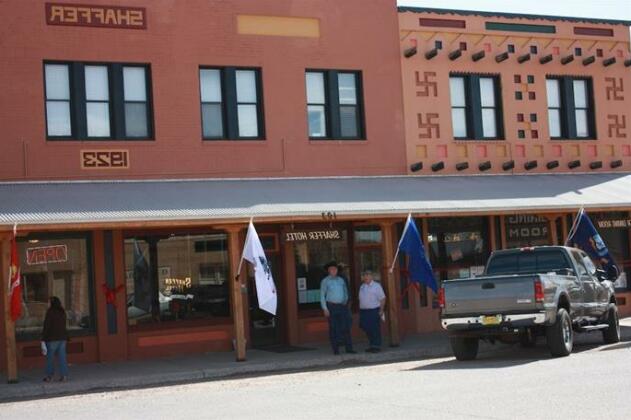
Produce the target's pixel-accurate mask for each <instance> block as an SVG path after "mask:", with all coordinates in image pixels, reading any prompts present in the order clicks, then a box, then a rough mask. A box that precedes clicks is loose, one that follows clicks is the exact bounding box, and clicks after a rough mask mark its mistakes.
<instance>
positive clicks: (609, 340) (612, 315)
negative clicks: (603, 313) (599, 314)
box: [603, 303, 620, 344]
mask: <svg viewBox="0 0 631 420" xmlns="http://www.w3.org/2000/svg"><path fill="white" fill-rule="evenodd" d="M607 324H608V325H609V327H608V328H607V329H605V330H603V341H604V342H605V344H613V343H618V342H620V323H619V321H618V307H617V306H616V305H615V304H614V303H610V304H609V307H608V308H607Z"/></svg>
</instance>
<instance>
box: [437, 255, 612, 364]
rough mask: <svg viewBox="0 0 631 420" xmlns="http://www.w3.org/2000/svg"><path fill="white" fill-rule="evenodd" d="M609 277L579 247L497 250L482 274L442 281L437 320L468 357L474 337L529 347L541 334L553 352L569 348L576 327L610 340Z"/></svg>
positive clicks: (475, 350) (472, 351)
mask: <svg viewBox="0 0 631 420" xmlns="http://www.w3.org/2000/svg"><path fill="white" fill-rule="evenodd" d="M612 280H615V279H612V278H609V277H608V275H607V273H605V272H604V271H602V270H598V269H596V267H595V265H594V264H593V262H592V261H591V259H590V258H589V256H588V255H587V254H586V253H585V252H583V251H581V250H580V249H576V248H569V247H563V246H539V247H531V248H519V249H508V250H502V251H496V252H493V253H492V254H491V257H490V258H489V260H488V262H487V265H486V267H485V270H484V274H483V275H482V276H480V277H472V278H468V279H458V280H447V281H445V282H443V284H442V287H441V288H440V290H439V293H438V302H439V305H440V307H441V325H442V327H443V328H444V329H445V330H447V333H448V334H449V338H450V343H451V348H452V350H453V353H454V356H456V359H458V360H472V359H475V358H476V356H477V354H478V345H479V340H480V339H484V340H487V341H490V342H491V343H494V342H495V341H496V340H498V341H503V342H517V341H519V342H520V343H521V344H522V346H524V347H532V346H534V345H535V343H536V339H537V337H538V336H545V337H546V340H547V344H548V347H549V349H550V353H551V354H552V355H553V356H555V357H560V356H567V355H569V354H570V353H571V352H572V346H573V340H574V333H575V332H590V331H601V332H602V335H603V339H604V342H605V343H617V342H618V341H620V326H619V323H618V308H617V306H616V299H615V295H614V286H613V283H612Z"/></svg>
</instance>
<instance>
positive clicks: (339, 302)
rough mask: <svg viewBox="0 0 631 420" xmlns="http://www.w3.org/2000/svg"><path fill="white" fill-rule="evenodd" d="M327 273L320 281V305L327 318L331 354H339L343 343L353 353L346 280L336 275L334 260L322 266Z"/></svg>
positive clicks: (348, 351)
mask: <svg viewBox="0 0 631 420" xmlns="http://www.w3.org/2000/svg"><path fill="white" fill-rule="evenodd" d="M324 269H325V270H326V271H327V272H328V273H329V275H328V276H326V277H325V278H323V279H322V282H321V283H320V305H321V306H322V311H324V316H325V317H327V318H328V320H329V340H330V341H331V348H332V349H333V354H340V350H339V346H340V344H344V347H345V348H346V353H351V354H353V353H355V351H353V343H352V342H351V331H350V330H351V323H352V317H351V311H350V308H349V299H348V297H349V295H348V288H347V287H346V281H345V280H344V279H343V278H342V277H340V276H338V270H339V267H338V265H337V263H336V262H335V261H331V262H330V263H328V264H327V265H325V266H324Z"/></svg>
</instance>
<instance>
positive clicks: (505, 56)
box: [495, 52, 508, 63]
mask: <svg viewBox="0 0 631 420" xmlns="http://www.w3.org/2000/svg"><path fill="white" fill-rule="evenodd" d="M504 60H508V52H503V53H501V54H498V55H496V56H495V61H496V62H498V63H501V62H502V61H504Z"/></svg>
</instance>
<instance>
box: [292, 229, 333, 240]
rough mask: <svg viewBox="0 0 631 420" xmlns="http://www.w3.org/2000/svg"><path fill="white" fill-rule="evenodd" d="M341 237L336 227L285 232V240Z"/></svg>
mask: <svg viewBox="0 0 631 420" xmlns="http://www.w3.org/2000/svg"><path fill="white" fill-rule="evenodd" d="M339 239H342V233H341V232H340V231H339V230H337V229H328V230H311V231H295V232H287V233H285V241H286V242H306V241H326V240H333V241H334V240H339Z"/></svg>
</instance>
